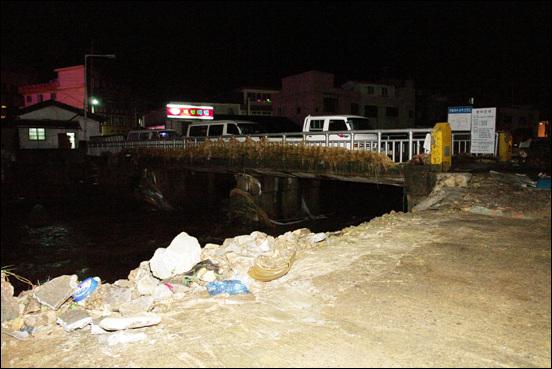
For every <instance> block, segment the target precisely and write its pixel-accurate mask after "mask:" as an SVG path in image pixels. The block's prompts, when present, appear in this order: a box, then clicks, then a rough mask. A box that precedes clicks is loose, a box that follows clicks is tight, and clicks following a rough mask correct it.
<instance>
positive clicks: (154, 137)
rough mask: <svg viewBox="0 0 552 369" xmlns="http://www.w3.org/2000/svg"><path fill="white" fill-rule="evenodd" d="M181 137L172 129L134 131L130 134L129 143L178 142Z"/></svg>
mask: <svg viewBox="0 0 552 369" xmlns="http://www.w3.org/2000/svg"><path fill="white" fill-rule="evenodd" d="M179 138H180V135H179V134H178V133H177V132H176V131H174V130H172V129H143V128H142V129H133V130H132V131H130V132H129V133H128V136H127V139H126V140H127V142H136V141H159V140H176V139H179Z"/></svg>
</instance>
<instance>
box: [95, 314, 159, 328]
mask: <svg viewBox="0 0 552 369" xmlns="http://www.w3.org/2000/svg"><path fill="white" fill-rule="evenodd" d="M160 321H161V317H160V316H159V315H157V314H155V313H141V314H134V315H125V316H121V317H108V318H105V319H103V320H102V321H101V322H100V324H99V326H100V328H102V329H105V330H106V331H119V330H122V329H131V328H141V327H148V326H151V325H156V324H159V322H160Z"/></svg>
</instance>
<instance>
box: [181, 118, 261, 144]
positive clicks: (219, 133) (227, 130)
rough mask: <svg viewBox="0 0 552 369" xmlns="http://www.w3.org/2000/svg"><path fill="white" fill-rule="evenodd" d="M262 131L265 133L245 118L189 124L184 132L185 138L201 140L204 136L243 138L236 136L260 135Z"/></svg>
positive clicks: (257, 124)
mask: <svg viewBox="0 0 552 369" xmlns="http://www.w3.org/2000/svg"><path fill="white" fill-rule="evenodd" d="M263 133H266V130H265V129H264V127H263V126H262V125H260V124H259V123H256V122H250V121H246V120H212V121H209V122H199V123H193V124H190V125H189V126H188V130H187V132H186V138H189V139H195V140H196V141H203V140H205V138H218V137H224V136H236V139H238V140H242V139H243V140H244V139H245V138H241V137H238V136H244V135H262V134H263ZM226 138H228V137H226ZM254 139H255V138H254Z"/></svg>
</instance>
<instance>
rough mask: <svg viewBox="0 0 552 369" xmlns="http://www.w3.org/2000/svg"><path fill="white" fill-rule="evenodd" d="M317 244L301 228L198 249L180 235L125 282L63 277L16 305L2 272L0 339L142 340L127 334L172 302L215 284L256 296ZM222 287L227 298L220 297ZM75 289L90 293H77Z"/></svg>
mask: <svg viewBox="0 0 552 369" xmlns="http://www.w3.org/2000/svg"><path fill="white" fill-rule="evenodd" d="M325 238H326V234H324V233H318V234H314V233H312V232H310V231H309V230H308V229H306V228H303V229H298V230H296V231H293V232H287V233H285V234H283V235H281V236H279V237H276V238H275V237H273V236H269V235H267V234H265V233H263V232H258V231H255V232H253V233H251V234H250V235H243V236H237V237H234V238H229V239H226V240H225V241H224V243H223V244H222V245H216V244H212V243H210V244H207V245H205V247H203V248H201V246H200V244H199V242H198V241H197V239H196V238H195V237H192V236H189V235H188V234H187V233H185V232H182V233H181V234H179V235H178V236H177V237H175V238H174V239H173V241H172V242H171V244H170V245H169V246H168V247H167V248H159V249H157V250H156V251H155V253H154V255H153V257H152V258H151V259H150V260H148V261H143V262H142V263H140V265H139V266H138V268H136V269H134V270H132V271H131V272H130V273H129V275H128V279H120V280H118V281H116V282H115V283H113V284H109V283H101V280H100V279H99V278H98V277H95V278H88V279H87V280H85V281H81V282H80V283H78V282H79V281H78V280H77V278H78V277H77V276H76V275H63V276H60V277H57V278H54V279H52V280H50V281H48V282H47V283H44V284H43V285H41V286H35V287H33V289H31V290H28V291H24V292H22V293H21V294H20V295H19V296H18V297H14V296H13V292H14V289H13V287H12V286H11V284H10V283H9V280H8V277H9V275H8V273H4V271H3V272H2V331H3V333H6V334H8V335H10V336H13V337H15V338H17V339H26V338H28V337H29V336H34V335H36V334H39V332H43V331H45V330H49V331H51V330H52V329H55V328H56V326H59V327H61V328H62V329H63V330H65V331H66V332H72V331H74V330H77V329H82V328H85V327H88V326H90V333H91V334H95V335H100V336H99V337H100V338H99V342H100V343H105V344H108V345H115V344H117V343H124V342H132V341H138V340H143V339H147V335H146V334H145V333H144V332H140V333H135V332H136V331H133V329H134V328H141V327H148V326H152V325H157V324H159V323H160V321H161V317H160V315H159V313H162V312H165V311H167V310H168V309H170V306H171V302H172V301H174V300H175V299H185V298H186V297H190V296H192V295H195V294H198V293H202V292H204V291H208V292H209V294H215V293H212V291H213V290H214V289H215V288H214V287H215V282H216V283H218V285H216V286H217V288H218V290H217V294H218V293H221V292H227V293H228V294H234V293H255V292H258V291H260V290H261V289H262V288H263V285H264V284H265V283H266V282H269V281H272V280H274V279H277V278H280V277H282V276H283V275H285V274H286V273H287V272H288V271H289V270H290V269H291V267H292V264H293V261H294V260H295V258H297V257H298V255H299V254H300V253H301V251H303V250H306V249H309V248H312V247H313V246H314V245H315V244H317V243H319V242H321V241H323V240H325ZM221 281H224V282H231V283H228V284H223V283H220V282H221ZM90 282H92V283H90ZM236 284H239V285H241V286H242V288H240V286H237V287H236ZM225 285H229V286H230V285H232V286H233V290H232V291H230V290H222V291H221V290H220V288H221V287H220V286H225ZM83 286H86V287H87V288H88V287H90V288H89V290H84V291H83V289H84V287H83ZM236 291H238V292H236ZM77 296H78V297H77Z"/></svg>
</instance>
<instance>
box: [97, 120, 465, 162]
mask: <svg viewBox="0 0 552 369" xmlns="http://www.w3.org/2000/svg"><path fill="white" fill-rule="evenodd" d="M431 132H433V129H431V128H414V129H386V130H369V131H334V132H287V133H263V134H251V135H243V136H216V137H209V139H210V140H212V141H216V140H217V139H218V138H222V139H224V140H229V139H230V138H235V139H237V140H238V141H245V140H246V139H247V137H249V138H251V139H252V140H253V141H260V140H265V141H266V142H269V143H284V144H289V145H299V144H305V145H317V146H326V147H344V148H347V149H351V150H374V151H377V152H380V153H383V154H385V155H388V156H389V157H390V158H391V159H392V160H393V161H395V162H404V161H408V160H410V159H412V158H413V157H414V156H415V155H419V154H422V153H424V142H425V140H426V137H427V135H428V134H430V133H431ZM466 134H467V138H466ZM204 141H205V137H196V138H181V139H175V140H157V141H135V142H127V141H123V142H89V143H88V154H89V155H94V156H99V155H101V154H102V152H111V153H117V152H119V151H121V150H122V149H123V148H127V147H154V148H163V149H166V148H179V147H186V146H187V145H189V144H197V143H201V142H204ZM452 141H453V147H452V153H453V154H458V153H462V152H469V149H470V147H469V146H470V137H469V132H467V133H465V132H464V133H462V134H461V135H460V134H453V137H452Z"/></svg>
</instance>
